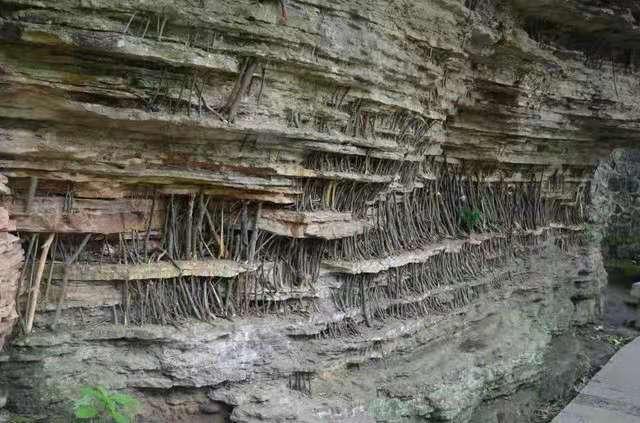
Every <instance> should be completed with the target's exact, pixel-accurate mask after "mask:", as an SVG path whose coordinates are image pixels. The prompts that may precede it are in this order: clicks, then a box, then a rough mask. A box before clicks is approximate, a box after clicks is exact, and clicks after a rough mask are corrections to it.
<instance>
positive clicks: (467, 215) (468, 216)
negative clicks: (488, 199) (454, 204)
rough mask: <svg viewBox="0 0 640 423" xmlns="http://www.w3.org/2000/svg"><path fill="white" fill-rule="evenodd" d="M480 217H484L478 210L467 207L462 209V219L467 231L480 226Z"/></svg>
mask: <svg viewBox="0 0 640 423" xmlns="http://www.w3.org/2000/svg"><path fill="white" fill-rule="evenodd" d="M480 219H482V214H481V213H480V212H479V211H478V210H472V209H469V208H467V207H465V208H463V209H462V213H461V215H460V220H461V224H462V227H463V228H464V229H465V230H466V231H467V232H473V231H474V230H475V229H476V228H477V227H478V224H479V223H480Z"/></svg>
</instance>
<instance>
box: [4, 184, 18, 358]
mask: <svg viewBox="0 0 640 423" xmlns="http://www.w3.org/2000/svg"><path fill="white" fill-rule="evenodd" d="M6 182H7V180H6V178H5V177H4V176H3V175H0V192H1V193H9V192H10V191H9V188H8V187H7V186H6ZM13 230H15V222H13V221H11V220H9V213H8V211H7V210H6V209H3V208H0V351H2V349H3V346H4V344H5V341H6V338H7V337H8V336H9V335H10V334H11V330H12V328H13V324H14V322H15V320H16V318H17V317H18V315H17V313H16V309H15V299H16V293H17V292H18V279H19V277H20V269H21V267H22V261H23V253H22V247H21V245H20V239H19V238H17V237H15V236H13V235H11V234H10V233H8V232H9V231H13Z"/></svg>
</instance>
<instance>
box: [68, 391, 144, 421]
mask: <svg viewBox="0 0 640 423" xmlns="http://www.w3.org/2000/svg"><path fill="white" fill-rule="evenodd" d="M80 393H81V394H82V397H81V398H80V399H78V400H76V401H74V404H73V411H74V414H75V416H76V418H77V419H79V420H88V421H104V420H103V419H104V418H109V417H110V418H111V419H112V420H113V421H114V422H115V423H131V422H133V421H134V419H135V416H136V414H137V410H138V408H139V406H140V403H139V401H138V400H137V399H135V398H134V397H132V396H131V395H127V394H121V393H117V392H109V391H107V390H106V389H105V388H104V387H102V386H87V387H85V388H83V389H82V390H81V391H80Z"/></svg>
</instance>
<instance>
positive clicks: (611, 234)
mask: <svg viewBox="0 0 640 423" xmlns="http://www.w3.org/2000/svg"><path fill="white" fill-rule="evenodd" d="M594 179H595V181H597V183H598V185H597V188H596V189H595V198H594V200H595V203H596V204H597V208H598V210H599V212H600V214H601V215H602V219H601V220H602V221H603V223H605V224H606V228H605V237H604V240H603V243H604V245H603V252H604V254H605V260H607V261H609V263H610V264H612V265H613V264H615V263H616V262H619V261H622V262H625V261H626V262H629V263H633V262H636V263H640V151H639V150H633V149H621V150H616V151H614V152H613V153H612V155H611V157H610V158H609V159H608V160H605V161H603V162H602V163H601V164H600V165H599V166H598V170H597V174H596V176H595V178H594ZM594 188H595V187H594Z"/></svg>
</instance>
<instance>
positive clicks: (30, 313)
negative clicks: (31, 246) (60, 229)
mask: <svg viewBox="0 0 640 423" xmlns="http://www.w3.org/2000/svg"><path fill="white" fill-rule="evenodd" d="M54 237H55V233H51V234H49V236H48V237H47V240H46V241H45V242H44V244H42V247H41V249H42V252H41V253H40V262H39V263H38V269H37V271H36V279H35V281H34V286H33V288H32V289H33V293H32V295H31V300H30V301H29V306H28V307H27V325H26V327H25V332H26V333H27V334H29V333H31V330H32V329H33V319H34V318H35V315H36V307H37V305H38V296H39V295H40V281H41V280H42V274H43V273H44V265H45V263H46V262H47V256H48V255H49V247H51V243H52V242H53V238H54Z"/></svg>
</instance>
